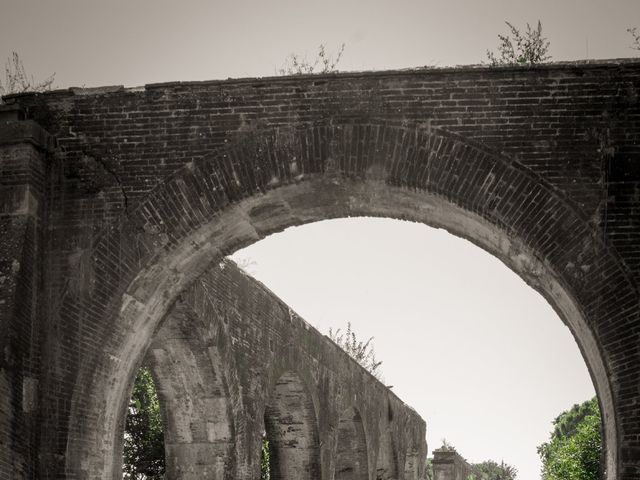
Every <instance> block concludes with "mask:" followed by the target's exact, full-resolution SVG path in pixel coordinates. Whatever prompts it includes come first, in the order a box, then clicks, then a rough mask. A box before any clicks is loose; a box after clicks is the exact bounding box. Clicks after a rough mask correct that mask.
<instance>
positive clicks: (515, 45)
mask: <svg viewBox="0 0 640 480" xmlns="http://www.w3.org/2000/svg"><path fill="white" fill-rule="evenodd" d="M504 23H506V24H507V26H508V27H509V29H510V30H511V35H509V34H507V35H498V38H499V39H500V45H499V46H498V53H497V55H496V54H495V53H493V52H491V51H489V50H487V57H488V58H489V62H490V63H491V65H494V66H495V65H528V66H531V65H536V64H539V63H544V62H546V61H547V60H550V59H551V55H549V54H548V52H549V41H548V40H547V39H546V38H545V37H543V36H542V24H541V23H540V20H538V26H537V28H535V29H532V28H531V26H530V25H529V24H528V23H527V31H526V32H524V33H522V32H520V30H518V29H517V28H516V27H514V26H513V25H511V24H510V23H509V22H504ZM511 36H513V39H512V38H511Z"/></svg>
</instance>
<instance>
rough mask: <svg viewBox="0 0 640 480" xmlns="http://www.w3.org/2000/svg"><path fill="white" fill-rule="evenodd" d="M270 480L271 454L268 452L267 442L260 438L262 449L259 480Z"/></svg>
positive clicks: (264, 438) (264, 437)
mask: <svg viewBox="0 0 640 480" xmlns="http://www.w3.org/2000/svg"><path fill="white" fill-rule="evenodd" d="M270 479H271V453H270V450H269V440H268V439H267V437H266V436H265V435H263V436H262V449H261V457H260V480H270Z"/></svg>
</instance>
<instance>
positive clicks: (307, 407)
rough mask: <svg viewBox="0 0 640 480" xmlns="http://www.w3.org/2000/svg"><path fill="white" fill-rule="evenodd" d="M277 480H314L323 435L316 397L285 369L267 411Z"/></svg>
mask: <svg viewBox="0 0 640 480" xmlns="http://www.w3.org/2000/svg"><path fill="white" fill-rule="evenodd" d="M264 423H265V431H266V433H267V439H268V440H269V445H270V460H271V462H270V471H271V478H273V479H274V480H287V479H292V478H296V479H300V480H315V479H318V478H321V475H320V439H319V436H318V420H317V418H316V413H315V408H314V405H313V400H312V399H311V395H310V394H309V392H308V390H307V388H306V386H305V385H304V383H303V382H302V380H300V377H299V376H298V375H297V374H296V373H294V372H285V373H283V374H282V375H281V376H280V378H278V380H277V381H276V383H275V385H274V388H273V392H272V395H271V397H270V398H269V400H268V401H267V405H266V408H265V413H264Z"/></svg>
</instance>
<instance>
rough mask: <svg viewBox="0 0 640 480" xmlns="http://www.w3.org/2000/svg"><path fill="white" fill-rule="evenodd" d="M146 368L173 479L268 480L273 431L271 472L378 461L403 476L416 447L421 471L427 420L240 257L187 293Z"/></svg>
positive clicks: (351, 469)
mask: <svg viewBox="0 0 640 480" xmlns="http://www.w3.org/2000/svg"><path fill="white" fill-rule="evenodd" d="M146 363H147V364H148V365H150V367H151V369H152V372H153V373H154V377H155V378H156V382H157V385H158V392H159V396H160V400H161V407H162V409H163V416H164V418H165V419H166V428H165V442H166V445H167V457H168V458H167V461H168V473H169V475H170V476H171V477H172V478H173V477H175V478H178V477H179V478H184V479H190V478H193V479H201V478H212V479H215V478H234V479H247V480H253V479H255V478H258V477H259V471H260V448H261V440H262V433H263V431H266V433H267V437H268V438H269V441H270V446H271V455H272V457H271V465H272V470H271V471H272V477H271V478H281V479H290V478H296V479H309V480H316V479H333V478H335V479H341V478H342V479H346V478H350V479H369V478H370V475H369V472H370V471H371V472H374V471H375V467H376V465H378V464H379V463H380V459H379V458H378V457H379V456H381V455H384V456H390V455H393V456H395V458H394V461H395V463H396V464H398V465H400V471H403V470H404V466H405V463H406V461H407V460H409V461H411V460H412V457H411V454H412V453H413V450H415V451H417V452H419V455H420V457H421V459H422V462H421V464H420V465H415V466H413V465H411V466H410V470H411V471H412V472H414V475H415V476H414V478H422V475H423V473H424V459H425V458H426V452H427V446H426V443H425V435H426V431H425V423H424V421H423V420H422V419H421V418H420V417H419V416H418V415H417V414H416V413H415V411H413V410H411V409H410V408H408V407H407V406H406V405H404V403H402V401H400V399H398V398H397V397H396V396H395V395H394V394H393V393H392V392H391V391H390V390H388V389H387V388H386V387H385V386H384V385H383V384H381V383H380V382H379V381H378V380H376V379H375V378H374V377H373V376H372V375H371V374H370V373H368V372H367V371H365V370H364V369H363V368H362V367H360V366H359V365H358V364H357V363H356V362H355V361H354V360H352V359H351V358H350V357H349V356H348V355H347V354H346V353H345V352H343V351H342V350H341V349H340V348H339V347H337V346H336V345H335V344H334V343H333V342H331V341H330V340H329V339H328V338H327V337H325V336H323V335H321V334H320V333H319V332H318V331H317V330H315V329H314V328H313V327H311V326H310V325H309V324H307V323H306V322H305V321H304V320H302V319H301V318H300V317H298V316H297V315H296V314H295V313H294V312H293V311H291V310H290V309H289V308H288V307H287V306H286V305H285V304H284V303H283V302H282V301H280V300H279V299H278V298H277V297H275V296H274V295H273V294H272V293H271V292H270V291H269V290H267V289H266V288H265V287H264V286H262V285H261V284H259V283H258V282H256V281H255V280H253V279H251V278H250V277H248V276H246V274H244V273H242V272H240V271H239V270H238V269H237V267H235V265H234V264H233V263H231V262H225V263H223V264H222V265H221V267H217V266H216V267H215V268H213V269H211V270H210V271H209V272H207V273H206V274H205V275H203V276H202V277H201V278H200V280H198V281H197V282H196V283H195V284H194V285H193V286H192V287H191V288H190V289H189V290H188V291H187V292H185V293H184V294H183V296H182V297H181V300H179V301H178V303H177V304H176V305H175V306H174V308H173V309H172V310H171V312H170V313H169V315H168V316H167V319H166V320H165V321H164V322H163V324H162V327H161V328H160V330H159V331H158V332H157V334H156V335H155V336H154V340H153V342H152V344H151V347H150V349H149V353H148V356H147V359H146ZM390 412H391V413H390ZM365 432H366V433H365ZM391 441H393V444H394V445H395V446H396V448H395V449H394V450H393V451H387V450H385V449H386V446H387V445H389V444H390V443H391ZM413 468H415V470H413ZM398 475H399V471H398V470H396V471H395V472H393V477H380V478H398Z"/></svg>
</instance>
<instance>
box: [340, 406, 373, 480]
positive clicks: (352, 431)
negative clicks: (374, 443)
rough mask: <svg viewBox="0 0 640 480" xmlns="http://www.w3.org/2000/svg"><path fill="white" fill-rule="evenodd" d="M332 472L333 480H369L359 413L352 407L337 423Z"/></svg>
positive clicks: (363, 434)
mask: <svg viewBox="0 0 640 480" xmlns="http://www.w3.org/2000/svg"><path fill="white" fill-rule="evenodd" d="M334 470H335V475H334V477H333V478H334V479H335V480H367V479H368V478H369V458H368V454H367V438H366V434H365V431H364V425H363V423H362V417H361V416H360V412H358V410H357V409H356V408H353V407H352V408H349V409H347V410H346V411H344V412H343V413H342V415H341V417H340V420H339V422H338V433H337V439H336V460H335V469H334Z"/></svg>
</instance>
